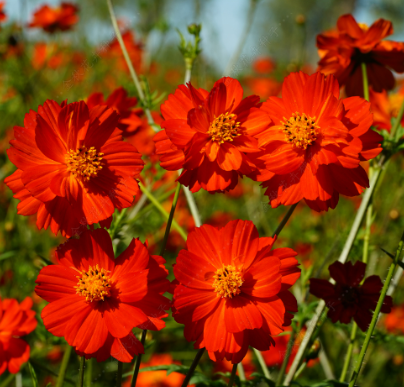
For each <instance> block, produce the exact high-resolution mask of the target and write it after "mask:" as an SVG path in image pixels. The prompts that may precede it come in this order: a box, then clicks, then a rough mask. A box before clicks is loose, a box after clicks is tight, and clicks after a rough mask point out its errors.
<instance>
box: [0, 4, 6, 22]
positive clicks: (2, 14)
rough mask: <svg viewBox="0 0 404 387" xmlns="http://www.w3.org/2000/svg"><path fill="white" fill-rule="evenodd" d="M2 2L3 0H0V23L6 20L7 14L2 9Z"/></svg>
mask: <svg viewBox="0 0 404 387" xmlns="http://www.w3.org/2000/svg"><path fill="white" fill-rule="evenodd" d="M4 4H5V3H4V1H0V23H4V22H5V21H6V20H7V15H6V14H5V12H4V10H3V8H4Z"/></svg>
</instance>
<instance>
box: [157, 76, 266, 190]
mask: <svg viewBox="0 0 404 387" xmlns="http://www.w3.org/2000/svg"><path fill="white" fill-rule="evenodd" d="M259 100H260V98H259V97H258V96H250V97H247V98H244V99H243V89H242V87H241V85H240V83H239V82H238V81H237V80H235V79H232V78H229V77H224V78H222V79H220V80H218V81H217V82H216V83H215V84H214V86H213V89H212V90H211V92H210V93H208V92H207V91H206V90H203V89H199V90H197V89H195V88H194V87H193V86H192V85H191V84H190V83H189V84H188V87H186V86H184V85H181V86H179V87H178V89H177V90H176V91H175V93H174V94H171V95H170V96H169V97H168V100H167V101H166V102H165V103H164V104H163V105H162V106H161V112H162V114H163V117H164V118H165V121H164V122H163V124H162V127H163V129H165V130H163V131H161V132H159V133H157V134H156V136H155V137H154V140H155V142H156V152H157V154H158V155H159V156H160V163H161V164H160V165H161V166H162V167H163V168H165V169H168V170H170V171H172V170H178V169H181V168H183V169H184V170H183V172H182V174H181V176H180V177H179V179H178V181H179V182H181V184H184V185H185V186H188V187H189V188H190V189H191V191H192V192H197V191H199V190H200V189H201V188H203V189H205V190H207V191H208V192H210V193H214V192H223V191H229V190H231V189H233V188H234V187H235V186H236V184H237V181H238V177H239V176H242V175H246V174H248V173H251V172H253V171H254V170H255V169H256V167H255V165H254V164H253V163H252V162H251V160H250V157H249V156H248V155H249V154H251V153H254V152H258V151H259V148H258V141H257V139H256V135H257V134H259V133H260V132H262V131H263V130H264V129H266V128H267V127H268V125H269V123H270V120H269V118H268V116H267V115H266V114H265V113H264V112H262V111H261V110H260V109H258V105H259Z"/></svg>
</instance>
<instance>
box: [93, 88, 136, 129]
mask: <svg viewBox="0 0 404 387" xmlns="http://www.w3.org/2000/svg"><path fill="white" fill-rule="evenodd" d="M136 104H137V98H136V97H128V93H127V91H126V90H125V89H124V88H123V87H119V88H118V89H116V90H114V91H113V92H112V93H111V94H110V95H109V97H108V98H107V99H106V100H105V101H104V96H103V94H102V93H93V94H91V95H90V96H89V97H88V99H87V106H88V108H89V109H91V108H93V107H95V106H97V105H106V106H108V107H109V108H112V109H114V110H115V111H116V112H117V113H118V114H119V123H118V125H117V127H118V128H119V129H120V130H122V136H124V137H127V136H130V135H131V134H133V133H134V132H135V131H136V130H137V129H138V128H139V127H140V125H141V124H142V120H141V119H140V117H139V116H140V115H141V114H142V109H140V108H137V109H133V107H134V106H136Z"/></svg>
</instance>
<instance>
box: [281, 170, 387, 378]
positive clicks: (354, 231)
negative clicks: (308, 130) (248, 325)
mask: <svg viewBox="0 0 404 387" xmlns="http://www.w3.org/2000/svg"><path fill="white" fill-rule="evenodd" d="M382 167H383V164H382V165H381V167H380V168H378V169H376V170H375V171H374V173H373V176H372V178H371V179H370V183H369V188H368V189H367V190H366V191H365V194H364V195H363V199H362V202H361V205H360V207H359V210H358V212H357V213H356V216H355V220H354V222H353V224H352V227H351V230H350V231H349V235H348V238H347V240H346V242H345V245H344V248H343V250H342V252H341V255H340V256H339V258H338V261H339V262H341V263H345V262H346V260H347V259H348V255H349V253H350V251H351V249H352V246H353V243H354V242H355V239H356V236H357V235H358V231H359V228H360V225H361V223H362V221H363V219H364V217H365V214H366V210H367V207H368V205H369V202H370V199H371V198H372V195H373V192H374V189H375V187H376V185H377V182H378V180H379V177H380V172H381V168H382ZM330 282H331V283H335V282H334V281H333V280H331V281H330ZM325 306H326V305H325V302H324V300H321V301H320V302H319V304H318V306H317V308H316V311H315V313H314V316H313V318H312V319H311V320H310V322H309V324H308V325H307V330H306V333H305V335H304V338H303V340H302V343H301V344H300V346H299V349H298V351H297V353H296V356H295V358H294V359H293V363H292V365H291V367H290V369H289V372H288V374H287V376H286V378H285V382H284V385H285V386H289V384H290V382H291V381H292V380H293V377H294V375H295V373H296V371H297V369H298V367H299V364H300V362H301V361H302V359H303V355H304V353H305V352H306V349H307V346H308V345H309V343H310V340H311V337H312V335H313V333H314V331H315V330H316V327H317V326H318V325H317V324H318V323H319V320H320V317H321V315H322V313H323V311H324V309H325Z"/></svg>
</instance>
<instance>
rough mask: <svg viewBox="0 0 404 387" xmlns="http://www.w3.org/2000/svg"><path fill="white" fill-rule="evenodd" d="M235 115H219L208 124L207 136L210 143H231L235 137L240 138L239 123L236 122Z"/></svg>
mask: <svg viewBox="0 0 404 387" xmlns="http://www.w3.org/2000/svg"><path fill="white" fill-rule="evenodd" d="M236 118H237V116H236V115H235V114H229V113H228V112H227V113H225V114H221V115H220V116H219V117H216V118H215V119H214V120H213V122H212V123H211V124H210V127H209V130H208V134H209V136H210V138H211V139H212V141H218V142H219V144H223V143H224V142H225V141H233V140H234V138H235V137H238V136H241V133H240V122H236Z"/></svg>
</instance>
